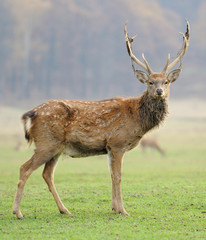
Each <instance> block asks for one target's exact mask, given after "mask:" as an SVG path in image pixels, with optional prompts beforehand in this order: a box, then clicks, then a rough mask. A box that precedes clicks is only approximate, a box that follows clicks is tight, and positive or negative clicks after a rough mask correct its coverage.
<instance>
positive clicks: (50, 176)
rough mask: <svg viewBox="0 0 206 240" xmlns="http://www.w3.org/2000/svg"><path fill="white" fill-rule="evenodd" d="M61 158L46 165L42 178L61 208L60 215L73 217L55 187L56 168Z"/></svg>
mask: <svg viewBox="0 0 206 240" xmlns="http://www.w3.org/2000/svg"><path fill="white" fill-rule="evenodd" d="M59 156H60V154H58V155H56V156H55V157H53V158H52V159H51V160H50V161H49V162H47V163H46V164H45V167H44V171H43V173H42V176H43V178H44V180H45V181H46V183H47V185H48V188H49V191H50V192H51V193H52V195H53V197H54V200H55V202H56V204H57V206H58V208H59V211H60V213H62V214H64V213H66V214H68V215H71V213H70V212H69V210H68V209H67V208H66V207H65V206H64V204H63V203H62V201H61V199H60V197H59V194H58V193H57V191H56V188H55V185H54V170H55V166H56V164H57V161H58V158H59Z"/></svg>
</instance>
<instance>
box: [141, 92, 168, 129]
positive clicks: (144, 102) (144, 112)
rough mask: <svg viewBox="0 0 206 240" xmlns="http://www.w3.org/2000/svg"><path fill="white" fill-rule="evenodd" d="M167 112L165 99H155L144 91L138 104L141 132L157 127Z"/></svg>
mask: <svg viewBox="0 0 206 240" xmlns="http://www.w3.org/2000/svg"><path fill="white" fill-rule="evenodd" d="M167 113H168V105H167V99H157V98H152V97H150V96H148V93H147V92H144V93H143V95H142V97H141V99H140V105H139V114H140V124H141V129H142V131H143V133H146V132H147V131H149V130H150V129H152V128H154V127H158V126H159V125H160V124H161V123H162V122H163V121H164V119H165V117H166V116H167Z"/></svg>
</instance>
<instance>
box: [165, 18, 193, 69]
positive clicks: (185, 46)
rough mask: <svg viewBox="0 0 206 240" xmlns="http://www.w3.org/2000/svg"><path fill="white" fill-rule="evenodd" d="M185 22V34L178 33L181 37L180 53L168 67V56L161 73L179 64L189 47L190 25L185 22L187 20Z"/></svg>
mask: <svg viewBox="0 0 206 240" xmlns="http://www.w3.org/2000/svg"><path fill="white" fill-rule="evenodd" d="M185 21H186V23H187V30H186V32H185V33H180V34H181V35H182V36H183V47H182V49H181V51H180V53H179V54H178V57H177V58H176V59H175V60H174V61H173V62H171V63H170V65H169V61H170V55H168V60H167V63H166V65H165V67H164V69H163V70H162V72H164V73H166V72H168V71H169V70H170V69H171V68H173V67H174V66H175V65H176V64H177V63H178V62H180V61H181V60H182V58H183V56H184V55H185V53H186V52H187V49H188V47H189V40H190V24H189V22H188V21H187V19H185Z"/></svg>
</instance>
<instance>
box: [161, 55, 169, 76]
mask: <svg viewBox="0 0 206 240" xmlns="http://www.w3.org/2000/svg"><path fill="white" fill-rule="evenodd" d="M169 62H170V54H168V58H167V62H166V65H165V67H164V68H163V70H162V73H165V72H166V71H167V68H168V65H169Z"/></svg>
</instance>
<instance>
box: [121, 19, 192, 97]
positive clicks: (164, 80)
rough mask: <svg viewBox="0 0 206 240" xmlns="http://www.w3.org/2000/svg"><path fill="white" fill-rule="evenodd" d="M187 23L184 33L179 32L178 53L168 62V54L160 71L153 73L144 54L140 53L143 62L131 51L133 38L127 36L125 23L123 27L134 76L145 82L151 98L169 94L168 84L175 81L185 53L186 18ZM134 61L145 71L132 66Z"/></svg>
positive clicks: (186, 42) (187, 41)
mask: <svg viewBox="0 0 206 240" xmlns="http://www.w3.org/2000/svg"><path fill="white" fill-rule="evenodd" d="M186 23H187V30H186V33H185V34H184V33H180V34H181V35H182V36H183V47H182V49H181V51H180V53H179V54H178V56H177V58H176V59H175V60H174V61H173V62H171V63H170V64H169V62H170V54H168V59H167V62H166V65H165V67H164V69H163V70H162V72H161V73H155V72H153V71H152V69H151V68H150V66H149V64H148V62H147V60H146V58H145V57H144V54H142V58H143V60H144V63H143V62H141V61H140V60H139V59H138V58H136V57H135V55H134V54H133V52H132V42H133V40H134V38H135V36H134V37H132V38H129V37H128V34H127V23H126V24H125V28H124V34H125V41H126V45H127V51H128V54H129V56H130V57H131V60H132V68H133V71H134V74H135V76H136V77H137V79H138V80H139V81H140V82H141V83H144V84H147V92H148V94H149V95H150V96H151V97H153V98H160V99H161V98H162V99H164V98H167V97H168V95H169V86H170V84H171V83H173V82H174V81H176V79H177V78H178V77H179V75H180V72H181V70H182V63H181V60H182V58H183V56H184V55H185V53H186V51H187V49H188V46H189V36H190V25H189V22H188V21H187V20H186ZM178 62H180V66H179V67H178V68H177V69H175V70H173V71H171V72H169V71H170V70H171V69H172V68H173V67H174V66H175V65H176V64H177V63H178ZM134 63H136V64H138V65H139V66H140V67H142V68H143V69H144V70H145V71H146V72H144V71H141V70H136V69H135V67H134Z"/></svg>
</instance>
